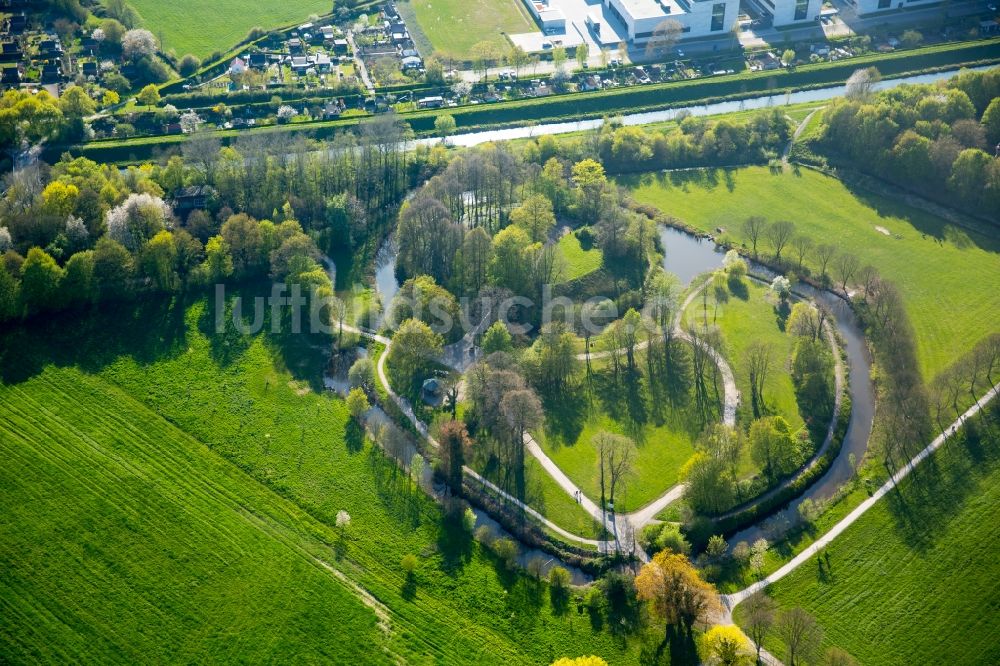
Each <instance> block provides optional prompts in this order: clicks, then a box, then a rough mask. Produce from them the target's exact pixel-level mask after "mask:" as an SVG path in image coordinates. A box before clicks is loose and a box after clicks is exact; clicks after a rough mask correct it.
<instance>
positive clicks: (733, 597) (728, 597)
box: [721, 384, 1000, 612]
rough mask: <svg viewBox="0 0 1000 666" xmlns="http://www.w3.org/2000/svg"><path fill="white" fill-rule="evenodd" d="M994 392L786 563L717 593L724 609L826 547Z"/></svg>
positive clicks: (995, 390)
mask: <svg viewBox="0 0 1000 666" xmlns="http://www.w3.org/2000/svg"><path fill="white" fill-rule="evenodd" d="M998 393H1000V384H997V385H996V386H994V387H993V388H992V389H990V390H989V391H988V392H987V393H986V395H984V396H983V397H982V398H980V399H979V400H978V401H976V404H974V405H973V406H972V407H970V408H969V409H968V410H966V412H965V413H964V414H962V415H961V416H959V417H958V418H957V419H955V422H954V423H952V424H951V425H950V426H949V427H948V428H947V429H946V430H945V431H944V432H943V433H942V434H940V435H938V436H937V437H935V438H934V441H932V442H931V443H930V444H928V445H927V447H926V448H924V449H923V450H922V451H921V452H920V453H918V454H917V455H915V456H914V457H913V459H912V460H910V461H909V462H908V463H906V465H905V466H904V467H902V468H901V469H899V470H898V471H897V472H896V473H895V474H893V475H892V477H890V478H889V480H888V481H886V482H885V483H884V484H882V487H881V488H879V489H878V490H876V491H875V492H874V494H872V496H871V497H869V498H868V499H866V500H865V501H864V502H862V503H861V504H859V505H858V506H857V507H856V508H855V509H854V510H853V511H851V512H850V513H849V514H847V515H846V516H845V517H844V518H843V519H842V520H841V521H840V522H838V523H837V524H836V525H834V526H833V527H832V528H830V531H829V532H827V533H826V534H824V535H823V536H821V537H820V538H819V539H817V540H816V541H815V542H813V543H812V544H811V545H810V546H809V547H808V548H806V549H805V550H803V551H802V552H801V553H799V554H798V555H796V556H795V557H794V558H792V560H791V561H789V562H788V563H787V564H785V565H784V566H782V567H781V568H780V569H778V570H777V571H775V572H774V573H772V574H771V575H769V576H767V577H766V578H763V579H762V580H760V581H758V582H756V583H754V584H753V585H751V586H750V587H748V588H746V589H743V590H740V591H739V592H734V593H733V594H724V595H721V600H722V604H723V606H724V607H725V608H726V609H727V610H728V611H730V612H731V611H732V609H733V608H735V607H736V606H737V605H738V604H739V603H741V602H742V601H744V600H746V598H747V597H749V596H750V595H751V594H753V593H754V592H757V591H758V590H763V589H764V588H765V587H767V586H768V585H770V584H772V583H775V582H777V581H779V580H781V579H782V578H784V577H785V576H787V575H788V574H790V573H791V572H793V571H795V570H796V569H797V568H799V567H800V566H802V564H804V563H805V562H808V561H810V560H812V558H813V556H814V555H816V553H818V552H820V551H821V550H823V549H824V548H826V547H827V546H828V545H829V544H830V542H832V541H833V540H834V539H836V538H837V537H838V536H839V535H840V534H841V533H842V532H843V531H844V530H846V529H847V528H848V527H850V526H851V525H853V524H854V523H855V522H856V521H857V520H858V519H859V518H861V516H863V515H864V514H865V513H867V512H868V510H869V509H871V508H872V507H873V506H875V503H876V502H878V501H879V500H880V499H882V498H883V497H885V496H886V495H887V494H889V493H890V492H891V491H892V489H893V488H895V487H896V486H897V485H899V483H900V482H901V481H902V480H903V479H905V478H906V477H907V476H909V475H910V472H912V471H913V470H914V469H916V468H917V466H918V465H919V464H920V463H922V462H923V461H924V460H925V459H927V458H929V457H930V456H931V454H933V453H934V452H935V451H937V450H938V449H939V448H941V446H942V445H943V444H944V443H945V442H946V441H948V439H949V438H950V437H951V436H952V435H953V434H955V432H956V431H957V430H958V428H960V427H961V426H962V425H963V424H964V423H965V422H966V421H968V420H969V419H970V418H972V417H973V416H975V415H976V414H978V413H979V412H980V411H981V410H982V409H983V407H985V406H986V405H988V404H989V403H990V401H991V400H993V399H994V398H996V397H997V394H998Z"/></svg>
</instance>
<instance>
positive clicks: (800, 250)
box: [792, 234, 813, 271]
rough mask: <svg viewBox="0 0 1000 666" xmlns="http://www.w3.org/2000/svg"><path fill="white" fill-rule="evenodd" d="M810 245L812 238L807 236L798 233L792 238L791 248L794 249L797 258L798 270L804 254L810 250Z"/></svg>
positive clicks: (800, 267) (800, 268) (811, 244)
mask: <svg viewBox="0 0 1000 666" xmlns="http://www.w3.org/2000/svg"><path fill="white" fill-rule="evenodd" d="M812 246H813V242H812V238H810V237H809V236H803V235H802V234H799V235H797V236H795V237H794V238H792V249H793V250H795V258H796V259H797V260H798V263H799V270H800V271H801V270H802V264H803V262H804V261H805V258H806V255H807V254H809V251H810V250H812Z"/></svg>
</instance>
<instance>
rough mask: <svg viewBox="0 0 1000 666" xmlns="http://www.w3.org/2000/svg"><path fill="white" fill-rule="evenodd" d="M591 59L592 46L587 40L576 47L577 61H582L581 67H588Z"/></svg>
mask: <svg viewBox="0 0 1000 666" xmlns="http://www.w3.org/2000/svg"><path fill="white" fill-rule="evenodd" d="M589 59H590V47H589V46H587V42H582V43H581V44H580V45H578V46H577V47H576V61H577V62H578V63H580V67H586V66H587V61H588V60H589Z"/></svg>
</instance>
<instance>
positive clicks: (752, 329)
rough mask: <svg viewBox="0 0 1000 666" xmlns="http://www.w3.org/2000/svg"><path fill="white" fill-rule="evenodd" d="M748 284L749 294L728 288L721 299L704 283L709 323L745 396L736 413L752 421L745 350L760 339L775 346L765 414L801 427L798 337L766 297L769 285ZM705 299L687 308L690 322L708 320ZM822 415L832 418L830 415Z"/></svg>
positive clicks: (795, 428) (712, 288) (747, 421)
mask: <svg viewBox="0 0 1000 666" xmlns="http://www.w3.org/2000/svg"><path fill="white" fill-rule="evenodd" d="M743 284H744V285H746V286H747V298H746V299H743V298H741V297H740V296H737V295H734V294H733V293H732V292H731V291H730V290H729V289H728V287H727V288H726V289H725V293H726V296H725V297H724V298H723V299H721V300H717V299H716V296H715V289H714V287H713V286H711V285H710V286H709V287H706V289H705V291H704V292H703V293H704V294H708V310H707V315H708V325H709V327H713V326H714V327H716V328H717V329H718V331H719V333H720V334H721V336H722V349H720V350H719V351H721V352H722V354H723V356H725V358H726V360H727V361H728V362H729V365H730V367H732V369H733V375H734V378H735V379H736V385H737V388H739V391H740V395H741V396H745V397H744V399H743V400H741V401H740V406H739V410H738V412H737V414H738V417H739V419H740V421H742V422H743V423H745V424H749V423H750V422H751V421H752V420H753V413H752V412H751V405H750V399H749V397H746V396H749V395H750V376H749V373H748V372H747V368H746V359H747V352H748V350H749V349H750V346H751V345H753V344H754V343H762V344H766V345H768V346H770V348H771V364H770V370H769V371H768V373H767V377H766V378H765V380H764V390H763V395H764V402H765V404H766V406H767V413H768V414H771V415H777V416H782V417H784V418H785V420H786V421H788V423H789V425H791V426H792V430H793V431H795V430H798V429H799V428H801V427H802V426H803V424H804V421H803V418H802V416H801V415H800V414H799V407H798V402H797V401H796V398H795V385H794V384H793V383H792V376H791V363H792V360H791V359H792V349H793V347H794V346H795V340H794V339H793V338H792V336H790V335H788V334H787V333H785V331H784V330H782V328H783V326H784V322H783V321H782V319H781V318H780V316H779V314H778V312H777V310H776V308H775V306H774V303H773V302H772V301H771V300H768V294H769V291H770V290H769V289H768V288H767V287H765V286H763V285H761V284H760V283H759V282H756V281H755V280H744V281H743ZM703 305H704V303H703V301H702V298H701V296H699V297H698V298H696V299H695V300H694V301H692V302H691V304H690V305H689V306H688V309H687V311H686V312H685V319H686V321H687V322H688V323H694V324H695V325H696V326H701V325H702V324H703V322H704V315H705V313H704V310H703ZM823 418H824V419H826V421H827V422H828V421H829V418H830V415H829V414H824V415H823Z"/></svg>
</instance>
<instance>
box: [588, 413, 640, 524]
mask: <svg viewBox="0 0 1000 666" xmlns="http://www.w3.org/2000/svg"><path fill="white" fill-rule="evenodd" d="M593 442H594V446H595V447H596V448H597V454H598V464H599V465H600V473H601V505H602V506H603V505H604V500H605V481H607V486H608V490H609V491H610V492H609V493H608V495H607V499H608V500H610V502H611V504H612V505H613V504H614V502H615V491H616V490H618V489H619V487H620V486H621V485H623V483H624V479H625V477H627V476H628V474H629V473H630V472H631V471H632V463H633V461H634V460H635V458H636V456H637V452H636V448H635V443H634V442H633V441H632V440H631V439H629V438H628V437H625V436H623V435H616V434H613V433H609V432H603V431H602V432H599V433H597V434H596V435H594V439H593Z"/></svg>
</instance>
